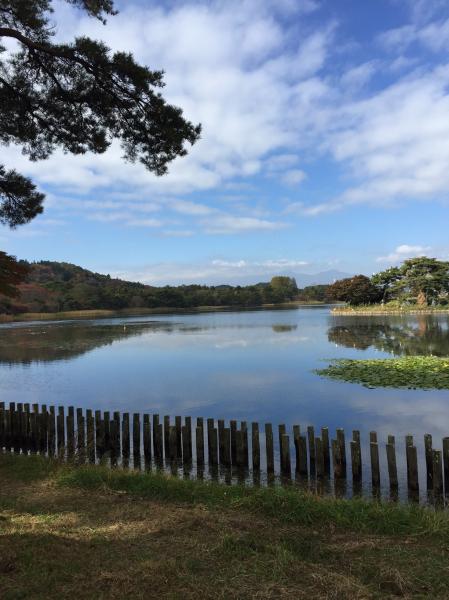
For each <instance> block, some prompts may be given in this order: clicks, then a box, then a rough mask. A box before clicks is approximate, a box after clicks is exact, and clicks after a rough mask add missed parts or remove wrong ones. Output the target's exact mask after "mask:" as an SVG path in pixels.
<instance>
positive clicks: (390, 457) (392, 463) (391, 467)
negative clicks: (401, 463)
mask: <svg viewBox="0 0 449 600" xmlns="http://www.w3.org/2000/svg"><path fill="white" fill-rule="evenodd" d="M388 440H389V441H388V444H387V445H386V449H387V464H388V477H389V479H390V489H391V490H393V491H395V490H397V489H398V469H397V466H396V446H395V443H394V437H393V436H388ZM392 442H393V443H392Z"/></svg>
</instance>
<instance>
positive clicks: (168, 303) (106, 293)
mask: <svg viewBox="0 0 449 600" xmlns="http://www.w3.org/2000/svg"><path fill="white" fill-rule="evenodd" d="M22 264H27V265H28V267H29V269H30V271H29V274H28V276H27V278H26V280H25V282H24V283H22V284H20V286H19V291H20V295H19V296H18V297H17V298H13V299H11V298H6V297H1V296H0V312H2V313H10V314H11V313H13V314H18V313H22V312H58V311H70V310H89V309H111V310H119V309H126V308H162V307H173V308H175V307H176V308H193V307H197V306H260V305H262V304H277V303H282V302H286V301H289V300H294V299H297V298H298V295H300V290H298V288H297V285H296V281H295V280H294V279H293V278H290V277H273V278H272V280H271V281H270V282H269V283H259V284H257V285H250V286H245V287H240V286H236V287H233V286H230V285H220V286H211V287H208V286H202V285H183V286H178V287H171V286H165V287H153V286H149V285H144V284H141V283H135V282H130V281H122V280H120V279H113V278H111V277H110V276H109V275H100V274H99V273H93V272H92V271H88V270H87V269H83V268H81V267H78V266H76V265H72V264H69V263H62V262H50V261H42V262H36V263H25V262H24V261H22ZM315 287H316V288H323V287H326V286H314V288H315ZM317 291H318V293H319V294H321V295H323V293H324V292H323V290H322V289H319V290H317ZM303 292H306V296H307V298H308V299H322V298H310V297H309V296H308V295H307V288H306V290H304V291H303ZM310 293H312V295H313V292H312V290H311V289H310V290H309V294H310Z"/></svg>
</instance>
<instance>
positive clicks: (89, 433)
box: [86, 408, 95, 464]
mask: <svg viewBox="0 0 449 600" xmlns="http://www.w3.org/2000/svg"><path fill="white" fill-rule="evenodd" d="M86 438H87V457H88V460H89V462H90V463H92V464H94V463H95V425H94V417H93V415H92V410H91V409H90V408H88V409H87V410H86Z"/></svg>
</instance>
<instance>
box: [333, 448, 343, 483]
mask: <svg viewBox="0 0 449 600" xmlns="http://www.w3.org/2000/svg"><path fill="white" fill-rule="evenodd" d="M331 443H332V463H333V467H334V478H335V479H344V476H345V474H344V468H343V459H342V456H341V444H340V443H339V441H338V440H332V442H331Z"/></svg>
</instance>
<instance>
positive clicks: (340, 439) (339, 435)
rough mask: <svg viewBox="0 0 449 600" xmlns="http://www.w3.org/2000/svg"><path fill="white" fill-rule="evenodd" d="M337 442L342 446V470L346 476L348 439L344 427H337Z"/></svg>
mask: <svg viewBox="0 0 449 600" xmlns="http://www.w3.org/2000/svg"><path fill="white" fill-rule="evenodd" d="M337 442H338V445H339V446H340V452H339V456H340V461H341V470H342V477H343V478H345V477H346V440H345V432H344V429H337Z"/></svg>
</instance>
